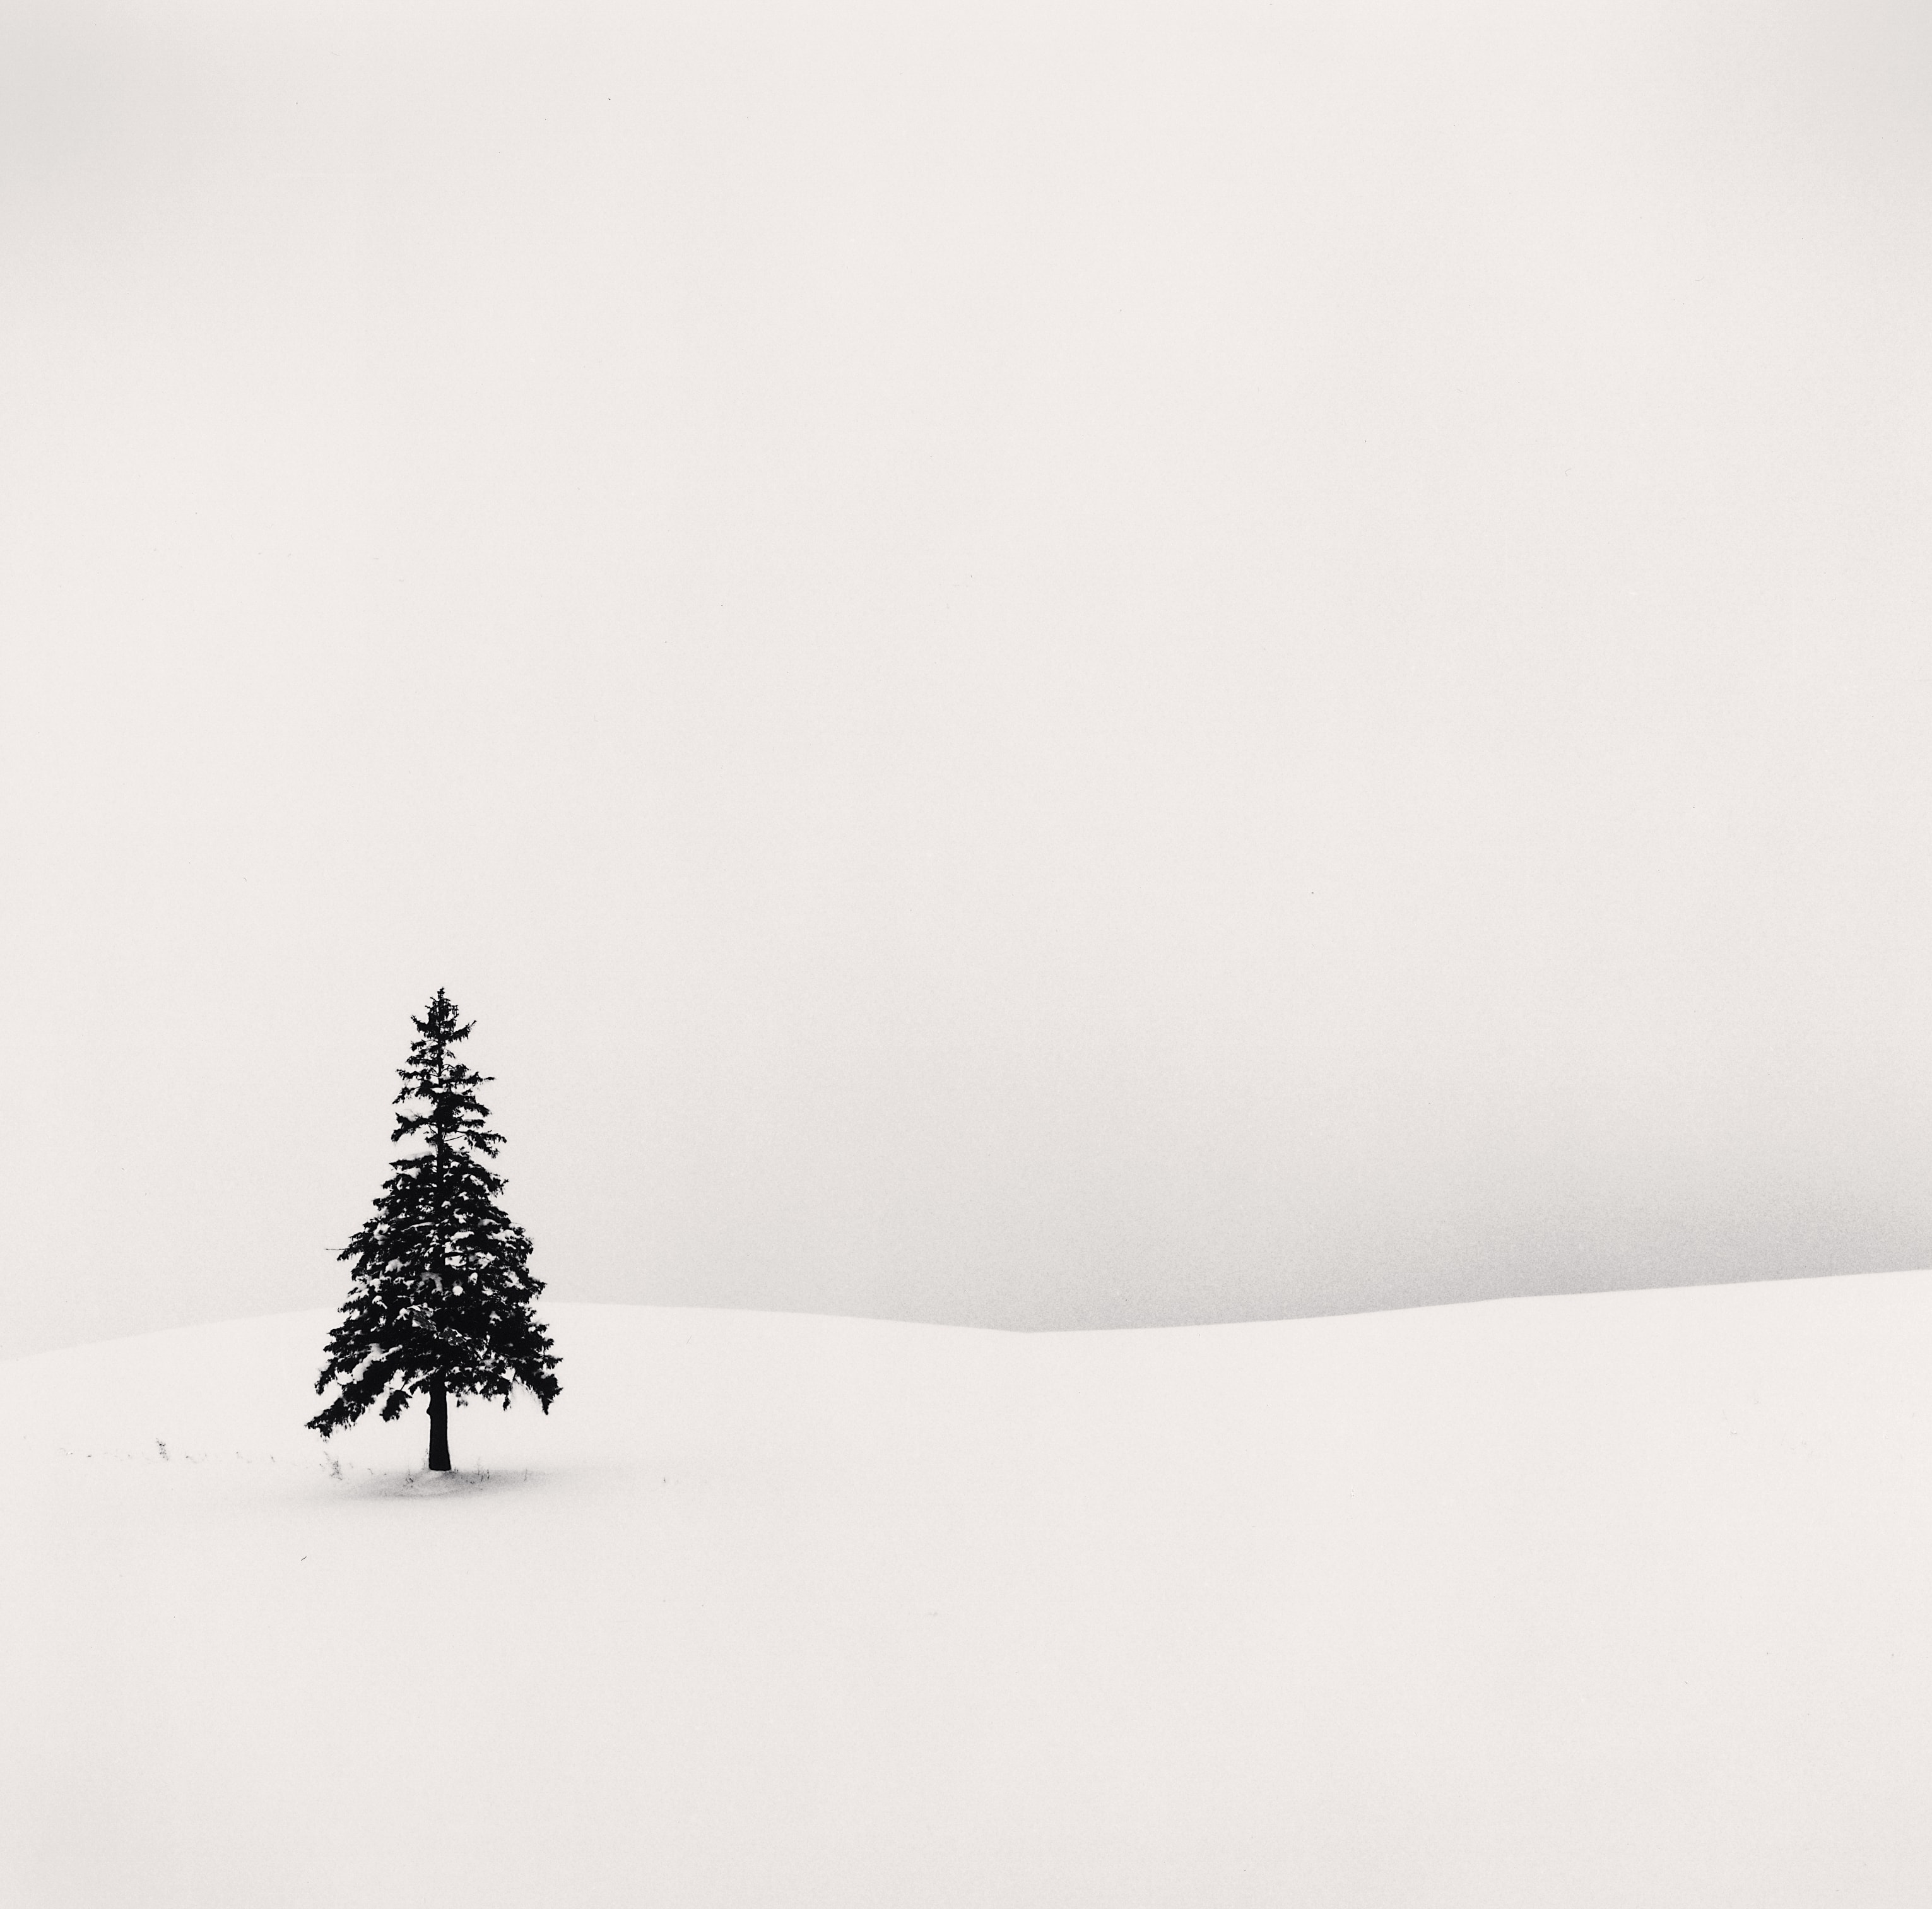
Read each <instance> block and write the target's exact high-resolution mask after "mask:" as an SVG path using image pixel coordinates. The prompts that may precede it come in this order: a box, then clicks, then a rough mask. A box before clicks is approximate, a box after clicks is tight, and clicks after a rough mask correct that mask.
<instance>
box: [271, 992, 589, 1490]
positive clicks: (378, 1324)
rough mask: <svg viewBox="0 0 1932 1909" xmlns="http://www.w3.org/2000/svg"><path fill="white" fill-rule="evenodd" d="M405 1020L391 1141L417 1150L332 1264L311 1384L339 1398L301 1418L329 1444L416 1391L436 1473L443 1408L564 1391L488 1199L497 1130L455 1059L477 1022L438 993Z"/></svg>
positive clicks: (396, 1163) (515, 1236) (522, 1244)
mask: <svg viewBox="0 0 1932 1909" xmlns="http://www.w3.org/2000/svg"><path fill="white" fill-rule="evenodd" d="M410 1019H411V1021H412V1023H413V1025H414V1027H415V1028H416V1040H414V1041H413V1043H411V1045H410V1058H409V1061H408V1064H407V1065H406V1066H404V1067H399V1068H398V1069H397V1070H396V1071H397V1073H398V1074H399V1075H400V1076H401V1079H402V1082H403V1086H402V1091H401V1093H399V1094H398V1095H397V1096H396V1098H395V1105H396V1106H398V1107H399V1108H401V1109H402V1112H401V1113H399V1114H398V1116H397V1118H396V1127H395V1132H394V1133H392V1134H391V1135H390V1136H389V1138H390V1140H391V1142H392V1143H393V1142H396V1141H398V1140H407V1141H410V1142H413V1143H414V1145H413V1151H410V1152H409V1153H407V1154H404V1155H403V1156H402V1157H401V1158H399V1159H397V1160H392V1161H391V1162H390V1163H389V1178H388V1179H387V1180H386V1181H384V1182H383V1190H382V1193H380V1196H378V1197H377V1201H376V1211H374V1214H371V1217H369V1218H368V1220H365V1221H364V1222H363V1223H362V1227H361V1229H359V1231H358V1232H357V1233H356V1236H355V1238H353V1239H352V1240H351V1241H350V1242H349V1244H348V1245H347V1247H344V1249H343V1250H342V1252H341V1254H340V1255H339V1257H341V1258H342V1259H350V1260H353V1261H354V1262H355V1271H354V1272H353V1274H352V1275H351V1276H350V1288H349V1296H348V1298H347V1299H345V1300H344V1301H343V1304H342V1317H341V1319H340V1320H338V1322H337V1324H336V1326H335V1330H334V1331H332V1332H331V1333H330V1334H329V1343H328V1347H327V1357H326V1361H325V1362H324V1364H323V1369H322V1376H321V1377H320V1379H317V1381H316V1382H315V1389H316V1390H317V1392H326V1391H328V1389H329V1387H330V1386H331V1385H333V1386H335V1388H336V1395H335V1397H334V1398H333V1399H332V1400H330V1401H329V1403H328V1404H327V1405H326V1406H324V1408H323V1409H322V1410H321V1411H320V1412H318V1413H317V1415H315V1417H314V1418H311V1420H310V1421H308V1422H309V1425H310V1427H311V1429H312V1430H315V1431H318V1432H320V1433H322V1435H323V1437H325V1438H326V1437H327V1436H329V1433H332V1432H334V1431H336V1430H339V1429H340V1428H341V1427H343V1426H344V1425H351V1424H354V1423H355V1422H356V1420H357V1419H358V1418H361V1417H362V1415H363V1413H364V1412H366V1411H368V1409H369V1408H370V1407H371V1406H373V1405H374V1404H376V1403H377V1401H378V1400H380V1401H381V1405H382V1415H383V1418H386V1419H392V1418H399V1417H400V1416H401V1414H402V1413H403V1412H404V1409H405V1408H406V1407H407V1406H408V1404H409V1402H410V1399H411V1398H412V1397H416V1395H418V1394H420V1395H421V1396H422V1397H424V1398H425V1399H426V1400H428V1402H429V1412H430V1454H429V1463H430V1469H431V1470H432V1471H443V1472H446V1471H447V1470H449V1432H448V1425H449V1400H452V1399H455V1400H463V1399H464V1398H487V1399H499V1400H502V1403H503V1405H504V1406H505V1408H506V1409H507V1408H508V1405H509V1403H510V1395H511V1390H512V1388H514V1387H515V1386H517V1385H523V1386H525V1387H527V1388H528V1389H529V1391H531V1392H532V1393H533V1394H535V1397H536V1398H537V1400H538V1403H540V1404H541V1406H542V1407H543V1409H544V1411H545V1412H548V1411H549V1409H550V1401H551V1400H553V1399H554V1398H555V1397H556V1395H557V1393H558V1391H559V1386H558V1384H557V1381H556V1376H555V1374H556V1363H557V1361H556V1354H555V1353H554V1352H552V1351H551V1349H550V1335H549V1334H547V1332H545V1331H544V1328H543V1327H542V1326H541V1325H539V1324H538V1322H537V1320H536V1319H535V1316H533V1315H532V1313H531V1310H530V1303H531V1301H532V1300H534V1299H535V1298H536V1296H537V1295H538V1293H540V1292H541V1291H542V1290H543V1282H542V1281H541V1280H538V1279H536V1278H535V1277H532V1274H531V1273H530V1271H529V1257H530V1241H529V1235H527V1234H526V1233H525V1232H524V1231H523V1229H522V1228H521V1227H520V1226H514V1225H513V1224H512V1223H511V1221H510V1219H509V1217H508V1215H507V1214H505V1212H504V1211H503V1209H502V1208H501V1207H500V1206H499V1205H497V1203H496V1196H497V1195H498V1194H499V1193H502V1190H503V1187H504V1184H505V1182H504V1180H503V1178H502V1175H501V1174H499V1173H497V1172H495V1171H493V1169H492V1168H491V1167H490V1164H489V1163H490V1161H491V1160H493V1159H495V1157H496V1153H497V1150H498V1149H499V1148H500V1147H501V1146H502V1144H503V1136H502V1135H501V1134H500V1133H493V1132H491V1130H490V1125H489V1120H490V1110H489V1109H487V1107H485V1106H484V1105H483V1103H481V1101H480V1100H478V1099H477V1097H476V1089H477V1088H478V1087H479V1086H481V1085H482V1084H483V1083H484V1082H485V1081H487V1080H488V1079H490V1076H488V1075H487V1074H479V1073H477V1072H476V1071H475V1069H474V1068H472V1067H466V1066H465V1065H464V1064H463V1062H462V1061H459V1060H458V1059H457V1058H455V1055H453V1054H452V1052H451V1050H452V1049H453V1048H454V1047H455V1046H456V1044H457V1043H458V1042H459V1041H462V1040H467V1039H468V1038H469V1031H470V1026H471V1025H473V1024H470V1023H465V1022H461V1021H460V1020H459V1019H458V1015H457V1012H456V1007H455V1004H454V1003H453V1002H452V1001H451V1000H450V998H449V996H448V995H446V994H445V993H444V992H443V990H442V989H440V988H439V989H437V993H436V998H435V999H434V1001H431V1003H430V1004H429V1007H428V1010H426V1011H425V1013H424V1014H423V1016H422V1018H421V1019H417V1018H416V1016H411V1017H410Z"/></svg>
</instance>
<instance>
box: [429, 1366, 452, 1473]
mask: <svg viewBox="0 0 1932 1909" xmlns="http://www.w3.org/2000/svg"><path fill="white" fill-rule="evenodd" d="M429 1468H430V1469H431V1471H432V1472H446V1471H448V1470H449V1397H448V1395H447V1394H446V1393H445V1392H444V1391H443V1381H442V1380H441V1379H437V1381H436V1382H434V1384H433V1385H431V1387H430V1388H429Z"/></svg>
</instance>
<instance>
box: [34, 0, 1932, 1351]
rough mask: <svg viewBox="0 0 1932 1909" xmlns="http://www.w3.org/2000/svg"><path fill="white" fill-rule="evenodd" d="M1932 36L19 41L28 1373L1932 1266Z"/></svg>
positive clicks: (661, 31) (1478, 10) (124, 16)
mask: <svg viewBox="0 0 1932 1909" xmlns="http://www.w3.org/2000/svg"><path fill="white" fill-rule="evenodd" d="M1929 55H1932V38H1928V30H1927V28H1926V26H1924V23H1923V16H1922V15H1921V14H1918V12H1917V11H1916V10H1914V9H1909V8H1905V7H1903V6H1897V7H1884V6H1875V5H1856V4H1852V5H1847V4H1846V3H1845V0H1830V4H1826V0H1814V3H1813V4H1799V3H1798V0H1787V4H1784V5H1750V6H1745V5H1715V4H1694V5H1673V6H1670V7H1661V6H1658V7H1647V6H1643V5H1636V6H1633V5H1629V4H1627V0H1625V3H1621V4H1618V5H1571V6H1565V7H1562V8H1550V7H1547V6H1542V5H1518V6H1511V5H1498V6H1481V5H1476V6H1463V7H1450V6H1429V5H1392V6H1376V5H1349V6H1343V5H1326V4H1324V5H1301V6H1296V5H1274V6H1262V5H1214V4H1205V5H1204V4H1201V3H1200V0H1190V4H1187V5H1173V6H1152V7H1149V6H1141V7H1136V6H1131V5H1130V6H1121V5H1110V6H1108V7H1106V8H1101V7H1098V6H1092V7H1088V6H1075V5H1045V6H1042V5H1036V4H1028V5H1018V4H1013V5H1007V4H1004V0H992V4H986V3H985V0H980V3H979V4H974V5H970V6H967V5H960V6H947V5H916V6H913V5H907V6H900V7H888V6H883V5H880V6H874V7H865V6H858V5H845V6H841V5H807V6H800V7H792V8H783V7H769V8H759V7H756V6H749V5H739V4H735V3H733V0H725V3H724V4H719V0H706V4H703V5H697V4H693V5H685V6H672V7H667V6H634V5H621V6H620V5H608V6H600V5H571V4H558V3H557V0H546V4H544V5H541V6H538V5H534V4H524V5H493V6H491V5H483V6H478V5H471V4H466V5H462V6H460V7H458V6H455V5H447V6H434V5H418V4H401V5H398V4H394V0H384V3H383V4H382V5H340V4H330V5H274V6H270V7H266V8H265V7H262V6H260V5H252V4H251V5H240V4H236V5H213V4H196V3H195V0H154V4H145V5H101V4H94V3H93V0H60V4H58V5H51V4H48V5H36V4H33V0H14V4H13V5H10V6H9V7H8V8H7V9H6V10H5V14H4V16H0V91H4V94H5V97H4V98H0V142H4V155H0V164H3V165H4V171H0V180H4V187H0V192H4V197H0V221H4V224H0V267H4V273H5V296H4V298H0V539H4V548H0V646H4V656H5V662H4V672H5V674H4V678H3V679H0V803H4V832H0V854H4V865H3V866H0V1198H4V1202H5V1208H4V1212H5V1218H4V1230H0V1279H4V1283H5V1285H4V1298H5V1306H4V1316H0V1351H22V1350H26V1349H30V1348H31V1347H34V1346H41V1345H52V1344H57V1343H63V1342H68V1341H72V1340H80V1339H85V1338H89V1337H98V1336H101V1335H103V1334H111V1333H119V1332H127V1331H136V1330H139V1329H142V1328H147V1327H150V1326H157V1325H166V1324H169V1323H173V1322H184V1321H187V1320H191V1319H205V1318H217V1317H226V1316H230V1315H233V1314H237V1313H254V1312H263V1311H270V1310H278V1309H281V1308H285V1307H296V1306H305V1305H308V1306H313V1305H325V1304H332V1303H333V1301H334V1300H335V1298H336V1297H337V1296H338V1293H339V1291H340V1279H341V1269H340V1268H338V1267H336V1266H335V1265H334V1263H333V1262H332V1259H331V1257H330V1251H331V1249H332V1248H333V1247H335V1246H337V1245H339V1244H340V1243H341V1241H344V1239H346V1238H347V1236H348V1235H349V1233H350V1231H351V1230H352V1229H353V1227H354V1226H355V1225H356V1223H357V1222H358V1221H359V1219H360V1217H361V1216H362V1213H363V1212H364V1211H365V1210H366V1208H367V1204H368V1200H369V1199H370V1198H371V1196H373V1195H374V1192H375V1191H376V1189H377V1184H378V1183H379V1181H380V1175H381V1171H382V1164H383V1160H384V1159H385V1158H386V1153H387V1148H386V1133H387V1128H386V1106H385V1103H386V1098H387V1097H388V1094H389V1092H390V1091H392V1086H393V1081H392V1076H391V1074H390V1073H389V1070H390V1069H392V1067H394V1066H395V1065H396V1064H398V1062H399V1061H401V1058H402V1055H403V1051H404V1047H405V1046H406V1044H407V1039H408V1034H409V1028H408V1025H407V1015H408V1014H409V1013H410V1012H412V1011H419V1010H420V1008H421V1007H422V1003H423V1001H425V999H426V998H427V997H428V995H429V994H430V993H431V992H432V990H433V989H435V988H436V987H437V986H439V985H443V986H448V987H449V989H450V990H451V992H452V994H453V995H455V998H456V999H457V1000H458V1002H459V1003H460V1004H461V1006H462V1007H463V1008H464V1009H465V1010H466V1011H467V1012H469V1013H472V1014H473V1015H475V1016H477V1018H478V1021H479V1022H480V1027H479V1031H478V1036H477V1038H476V1040H475V1042H474V1043H472V1058H474V1059H475V1061H477V1062H478V1064H481V1066H483V1067H484V1068H485V1070H487V1071H490V1072H492V1073H496V1074H498V1075H499V1076H500V1077H501V1079H500V1084H499V1088H497V1089H496V1091H495V1093H494V1094H493V1096H492V1099H493V1105H494V1106H495V1108H496V1112H497V1114H498V1116H499V1124H501V1125H502V1127H504V1129H505V1131H506V1132H507V1133H508V1135H509V1136H510V1141H511V1145H510V1148H509V1150H508V1153H507V1154H506V1155H505V1161H504V1165H505V1168H506V1169H507V1170H508V1172H509V1174H510V1175H511V1188H510V1191H509V1194H508V1205H509V1206H510V1209H511V1212H512V1214H514V1217H517V1218H518V1219H519V1220H522V1221H523V1223H524V1224H526V1226H528V1227H529V1229H530V1231H531V1232H532V1234H533V1235H535V1239H536V1241H537V1246H538V1258H537V1262H536V1263H537V1266H538V1270H539V1271H541V1273H543V1274H544V1275H545V1276H546V1277H547V1278H549V1279H550V1281H551V1282H552V1292H553V1295H554V1296H555V1297H557V1298H568V1299H579V1298H622V1299H629V1300H639V1301H670V1302H676V1303H681V1304H749V1305H756V1306H762V1307H787V1308H803V1309H824V1310H851V1311H865V1312H874V1313H884V1314H888V1315H895V1316H901V1317H913V1318H924V1319H948V1320H955V1321H964V1322H980V1323H990V1324H1003V1325H1104V1324H1115V1323H1121V1322H1170V1321H1178V1320H1205V1319H1226V1318H1233V1317H1241V1316H1271V1315H1278V1314H1283V1313H1297V1312H1306V1311H1316V1310H1334V1309H1338V1308H1352V1307H1370V1306H1379V1305H1385V1304H1401V1303H1406V1302H1411V1301H1423V1300H1430V1299H1440V1298H1457V1297H1461V1296H1467V1295H1473V1294H1479V1293H1493V1292H1517V1291H1538V1290H1550V1289H1565V1288H1579V1287H1587V1286H1602V1285H1615V1284H1630V1283H1655V1282H1670V1281H1677V1280H1719V1279H1727V1278H1734V1277H1752V1276H1763V1275H1770V1274H1783V1273H1796V1272H1817V1271H1832V1270H1846V1269H1858V1268H1882V1267H1889V1266H1899V1265H1914V1264H1917V1263H1920V1262H1922V1261H1924V1259H1926V1258H1927V1251H1926V1240H1927V1233H1928V1231H1932V1158H1928V1145H1927V1142H1928V1136H1932V1024H1929V1023H1928V1015H1927V1001H1928V995H1927V974H1928V971H1932V936H1928V933H1927V930H1928V928H1932V910H1928V906H1927V899H1926V896H1927V869H1928V866H1932V863H1928V851H1932V840H1928V835H1932V828H1928V817H1932V809H1928V805H1927V800H1926V794H1927V791H1926V773H1927V772H1926V767H1925V764H1926V762H1927V752H1928V737H1932V722H1928V718H1932V644H1928V641H1927V632H1928V623H1927V614H1926V612H1927V608H1928V607H1932V605H1928V597H1932V568H1929V567H1928V563H1927V559H1928V556H1932V551H1928V549H1927V542H1928V526H1932V496H1928V488H1932V477H1928V473H1932V460H1929V459H1928V456H1927V452H1928V449H1932V445H1928V436H1929V435H1932V434H1929V433H1928V422H1929V420H1928V404H1927V398H1928V392H1927V377H1926V370H1925V368H1926V354H1925V350H1924V340H1925V338H1927V336H1929V335H1932V296H1928V293H1932V283H1928V275H1932V249H1928V246H1927V237H1928V233H1927V196H1926V195H1927V188H1926V185H1925V181H1926V179H1927V164H1926V162H1927V151H1926V146H1927V130H1926V129H1927V128H1928V127H1932V114H1929V113H1928V112H1927V74H1928V56H1929Z"/></svg>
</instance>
